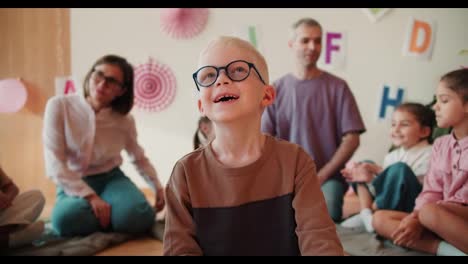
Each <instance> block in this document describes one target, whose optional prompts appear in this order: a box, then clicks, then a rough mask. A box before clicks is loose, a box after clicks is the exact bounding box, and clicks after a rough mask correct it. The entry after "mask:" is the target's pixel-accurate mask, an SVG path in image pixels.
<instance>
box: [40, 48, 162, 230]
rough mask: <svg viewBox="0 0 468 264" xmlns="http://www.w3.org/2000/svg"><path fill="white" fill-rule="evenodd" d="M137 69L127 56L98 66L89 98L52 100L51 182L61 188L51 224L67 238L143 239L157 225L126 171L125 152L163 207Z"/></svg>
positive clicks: (46, 137) (47, 118)
mask: <svg viewBox="0 0 468 264" xmlns="http://www.w3.org/2000/svg"><path fill="white" fill-rule="evenodd" d="M133 73H134V72H133V67H132V65H131V64H130V63H128V62H127V61H126V60H125V59H124V58H122V57H119V56H115V55H107V56H104V57H102V58H100V59H99V60H97V61H96V62H95V63H94V65H93V66H92V67H91V69H90V70H89V72H88V74H87V75H86V78H85V81H84V86H83V88H84V96H83V95H79V94H74V95H65V96H64V95H59V96H55V97H53V98H51V99H50V100H49V101H48V102H47V105H46V109H45V115H44V131H43V141H44V151H45V153H44V154H45V167H46V172H47V176H48V177H50V178H51V179H52V180H53V181H54V182H55V183H56V184H57V197H56V203H55V206H54V209H53V212H52V225H53V227H54V229H55V230H56V231H57V232H58V233H59V234H60V235H62V236H74V235H87V234H90V233H93V232H97V231H112V232H122V233H142V232H145V231H149V230H150V228H151V227H152V225H153V223H154V222H155V221H154V220H155V211H154V209H153V208H152V207H151V206H150V204H149V203H148V202H147V200H146V198H145V196H144V195H143V193H142V192H141V191H140V190H139V189H138V188H137V187H136V186H135V185H134V184H133V182H132V181H131V180H130V179H129V178H128V177H127V176H126V175H125V174H124V173H123V172H122V171H121V170H120V168H119V166H120V165H121V164H122V156H121V154H120V153H121V151H122V150H124V149H125V151H126V152H127V153H128V155H129V157H130V160H131V161H132V162H133V163H134V165H135V166H136V168H137V170H138V172H139V173H140V175H141V176H142V177H143V178H144V179H145V180H146V181H147V182H148V183H149V184H150V186H151V187H154V190H155V191H156V201H155V207H156V210H157V211H159V210H161V209H162V208H163V207H164V192H163V188H162V185H161V183H160V181H159V179H158V177H157V173H156V170H155V169H154V167H153V166H152V165H151V163H150V162H149V160H148V158H147V157H146V156H145V154H144V151H143V149H142V148H141V146H140V145H139V144H138V142H137V131H136V127H135V120H134V118H133V117H132V115H131V114H130V113H129V112H130V110H131V109H132V106H133V97H134V95H133V83H134V81H133V75H134V74H133Z"/></svg>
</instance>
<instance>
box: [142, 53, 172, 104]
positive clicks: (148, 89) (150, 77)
mask: <svg viewBox="0 0 468 264" xmlns="http://www.w3.org/2000/svg"><path fill="white" fill-rule="evenodd" d="M134 71H135V83H134V88H135V91H134V93H135V101H134V102H135V105H136V106H137V107H138V108H141V109H143V110H146V111H149V112H158V111H161V110H163V109H165V108H166V107H168V106H169V105H170V104H171V103H172V102H173V101H174V98H175V94H176V86H177V84H176V78H175V76H174V73H173V72H172V70H171V69H170V68H169V67H168V66H167V65H164V64H160V63H157V62H156V61H155V60H154V59H153V58H149V60H148V62H147V63H144V64H140V65H138V66H137V67H135V70H134Z"/></svg>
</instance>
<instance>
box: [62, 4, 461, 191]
mask: <svg viewBox="0 0 468 264" xmlns="http://www.w3.org/2000/svg"><path fill="white" fill-rule="evenodd" d="M159 12H160V9H72V10H71V44H72V49H71V51H72V56H71V58H72V73H73V74H74V75H76V76H77V77H79V79H80V80H82V79H83V77H84V75H85V73H86V72H87V71H88V70H89V68H90V67H91V65H92V63H93V62H94V61H95V60H96V59H97V58H98V57H100V56H102V55H105V54H108V53H115V54H119V55H121V56H124V57H126V58H127V59H128V60H129V61H130V62H131V63H133V64H134V65H137V64H139V63H144V62H146V60H147V58H148V57H149V56H152V57H154V58H155V59H157V60H158V61H160V62H162V63H164V64H167V65H168V66H170V67H171V68H172V70H173V71H174V74H175V75H176V78H177V95H176V99H175V100H174V102H173V103H172V104H171V105H170V106H169V107H168V108H167V109H166V110H164V111H161V112H157V113H147V112H143V111H141V110H138V109H134V110H133V114H134V115H135V118H136V121H137V129H138V131H139V141H140V142H141V144H142V145H143V147H144V148H145V150H146V152H147V155H148V157H149V158H150V160H151V161H152V162H153V164H154V165H155V167H156V169H157V170H158V172H159V175H160V177H161V180H162V182H163V183H166V182H167V180H168V178H169V176H170V174H171V171H172V167H173V165H174V163H175V162H176V161H177V160H178V159H179V158H180V157H182V156H183V155H184V154H186V153H188V152H190V151H191V149H192V135H193V132H194V130H195V128H196V122H197V119H198V111H197V108H196V100H195V92H194V90H195V86H194V83H193V80H192V79H191V74H192V73H193V72H194V71H195V70H196V64H197V57H198V53H199V51H200V50H201V49H202V47H203V46H204V45H205V44H206V43H207V41H208V40H209V39H211V38H212V37H214V36H216V35H225V34H232V33H233V32H235V30H236V29H237V28H238V27H239V26H242V25H256V26H257V28H258V30H259V36H258V38H259V45H260V47H261V51H263V52H264V55H265V57H266V59H267V62H268V64H269V67H270V78H271V80H275V79H277V78H278V77H280V76H281V75H283V74H284V73H286V72H289V71H291V70H292V69H293V65H294V64H293V60H292V54H291V52H290V51H289V49H288V47H287V39H288V36H289V28H290V26H291V25H292V23H294V22H295V21H296V20H297V19H299V18H301V17H306V16H309V17H313V18H315V19H317V20H318V21H320V22H321V24H322V26H323V27H324V30H337V31H345V32H346V33H347V37H348V41H347V43H348V44H347V45H348V47H347V50H348V53H347V66H346V68H345V69H344V70H341V71H332V72H333V73H334V74H337V75H338V76H340V77H342V78H344V79H345V80H347V81H348V84H349V85H350V87H351V89H352V91H353V93H354V95H355V96H356V99H357V102H358V104H359V108H360V110H361V113H362V115H363V118H364V122H365V124H366V127H367V130H368V131H367V132H366V133H365V134H363V135H362V137H361V139H362V140H361V147H360V148H359V150H358V151H357V153H356V154H355V156H354V157H353V159H364V158H371V159H373V160H376V161H378V162H381V161H382V159H383V157H384V155H385V153H386V152H387V149H388V147H389V145H390V140H389V138H388V129H389V124H388V122H378V121H377V112H376V111H377V107H378V105H379V102H378V101H377V98H378V97H379V96H380V93H381V89H382V87H381V85H382V84H383V83H386V84H389V85H400V86H402V87H404V88H405V89H406V96H405V99H407V100H412V101H419V102H423V103H428V102H429V101H430V100H431V99H432V95H433V93H434V89H435V87H436V85H437V82H438V79H439V77H440V76H441V75H442V74H443V73H445V72H447V71H450V70H452V69H455V68H457V67H459V66H460V65H465V66H467V65H468V56H459V55H458V52H459V51H460V50H462V49H467V48H468V30H467V29H466V26H468V9H392V10H391V11H390V12H389V13H387V15H386V16H385V17H383V19H381V20H380V21H379V22H377V23H374V24H373V23H371V22H370V21H369V19H368V18H367V16H366V15H365V14H364V13H363V12H362V10H361V9H313V8H310V9H259V8H256V9H210V17H209V21H208V24H207V27H206V29H205V30H204V31H203V32H202V33H201V34H200V35H198V36H197V37H195V38H193V39H189V40H175V39H172V38H170V37H168V36H167V35H165V34H164V33H162V32H161V31H160V28H159V25H160V22H159ZM410 16H414V17H415V18H420V19H423V20H429V19H432V20H435V21H436V39H435V44H434V45H435V46H434V50H433V55H432V58H431V60H429V61H424V60H420V59H416V58H413V57H403V56H402V55H401V54H402V47H403V42H404V38H405V33H406V30H407V24H408V19H409V17H410ZM322 55H323V54H322ZM122 168H123V169H124V170H125V171H126V172H127V173H128V174H129V175H130V177H132V179H134V180H135V181H136V182H137V184H138V185H140V186H141V185H142V181H141V179H140V178H139V177H138V175H137V173H136V171H135V170H134V168H133V166H132V165H131V164H129V163H128V162H126V163H125V165H124V166H123V167H122Z"/></svg>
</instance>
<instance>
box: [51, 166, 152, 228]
mask: <svg viewBox="0 0 468 264" xmlns="http://www.w3.org/2000/svg"><path fill="white" fill-rule="evenodd" d="M83 180H84V181H85V182H86V183H87V184H88V185H89V186H90V187H91V188H92V189H93V190H94V191H95V192H96V193H97V194H98V195H99V196H100V197H101V199H103V200H104V201H106V202H107V203H109V204H110V205H111V221H110V226H109V227H108V228H107V229H103V228H102V227H101V226H100V224H99V220H98V219H97V218H96V216H95V215H94V213H93V210H92V208H91V205H90V204H89V203H88V201H87V200H85V199H83V198H80V197H74V196H68V195H67V194H65V192H64V191H63V189H62V188H60V187H58V188H57V197H56V203H55V206H54V209H53V211H52V226H53V227H54V229H55V230H56V231H57V232H58V233H59V234H60V235H61V236H83V235H88V234H91V233H94V232H98V231H101V232H120V233H132V234H137V233H143V232H146V231H149V230H150V228H151V227H152V225H153V223H154V220H155V212H154V209H153V208H152V207H151V205H150V204H149V203H148V201H147V200H146V198H145V196H144V195H143V193H142V192H141V191H140V190H139V189H138V188H137V187H136V186H135V184H133V182H132V181H131V180H130V179H129V178H128V177H127V176H125V174H124V173H123V172H122V171H121V170H120V169H119V168H114V169H112V170H111V171H109V172H107V173H102V174H98V175H93V176H89V177H85V178H83Z"/></svg>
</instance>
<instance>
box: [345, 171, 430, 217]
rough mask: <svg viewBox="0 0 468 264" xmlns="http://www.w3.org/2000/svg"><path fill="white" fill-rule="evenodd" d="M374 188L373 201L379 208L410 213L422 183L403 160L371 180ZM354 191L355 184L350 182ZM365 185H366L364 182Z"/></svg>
mask: <svg viewBox="0 0 468 264" xmlns="http://www.w3.org/2000/svg"><path fill="white" fill-rule="evenodd" d="M371 184H372V186H374V189H375V197H373V198H374V201H375V204H376V205H377V208H378V209H380V210H396V211H402V212H407V213H411V212H412V211H413V208H414V205H415V201H416V198H417V197H418V195H419V193H420V192H421V191H422V187H423V186H422V185H421V183H419V181H418V178H417V177H416V175H414V172H413V170H412V169H411V167H410V166H408V164H406V163H404V162H397V163H395V164H392V165H390V166H388V167H387V168H386V169H385V170H384V171H382V172H381V173H380V174H379V175H377V177H376V178H375V179H374V180H373V181H372V182H371ZM351 186H352V187H353V189H354V191H355V192H356V190H357V184H356V183H352V184H351ZM364 186H366V187H367V185H365V184H364Z"/></svg>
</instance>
